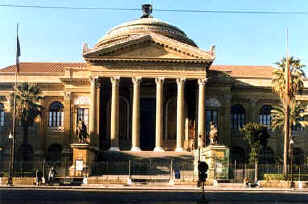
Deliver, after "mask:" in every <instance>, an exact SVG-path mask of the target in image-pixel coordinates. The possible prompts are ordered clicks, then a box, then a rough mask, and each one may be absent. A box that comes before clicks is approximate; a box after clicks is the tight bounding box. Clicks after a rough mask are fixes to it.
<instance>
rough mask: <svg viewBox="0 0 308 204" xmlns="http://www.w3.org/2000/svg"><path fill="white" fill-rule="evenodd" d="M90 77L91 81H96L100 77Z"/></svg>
mask: <svg viewBox="0 0 308 204" xmlns="http://www.w3.org/2000/svg"><path fill="white" fill-rule="evenodd" d="M89 79H90V82H91V83H95V81H96V80H97V79H98V76H90V77H89Z"/></svg>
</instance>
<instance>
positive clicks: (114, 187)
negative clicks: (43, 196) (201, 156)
mask: <svg viewBox="0 0 308 204" xmlns="http://www.w3.org/2000/svg"><path fill="white" fill-rule="evenodd" d="M0 189H12V190H14V189H32V190H85V191H87V190H102V191H104V190H106V191H108V190H111V191H194V192H196V191H200V192H201V189H200V188H197V187H194V186H146V185H140V186H135V185H130V186H125V185H100V186H88V185H82V186H32V185H17V186H6V185H1V186H0ZM205 191H206V192H304V193H308V189H290V188H288V189H283V188H281V189H280V188H278V189H277V188H224V187H211V186H210V187H205Z"/></svg>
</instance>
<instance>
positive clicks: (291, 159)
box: [290, 138, 294, 188]
mask: <svg viewBox="0 0 308 204" xmlns="http://www.w3.org/2000/svg"><path fill="white" fill-rule="evenodd" d="M293 144H294V140H293V139H292V138H291V140H290V150H291V151H290V153H291V155H290V168H291V188H293V187H294V182H293Z"/></svg>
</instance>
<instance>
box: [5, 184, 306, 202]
mask: <svg viewBox="0 0 308 204" xmlns="http://www.w3.org/2000/svg"><path fill="white" fill-rule="evenodd" d="M200 196H201V194H200V192H198V191H197V190H190V191H187V190H185V191H183V190H156V191H152V190H136V189H134V190H123V189H122V190H111V189H108V190H104V189H60V188H59V189H27V188H25V189H17V188H2V189H0V203H1V204H20V203H24V204H28V203H29V204H30V203H31V204H42V203H44V204H53V203H65V204H66V203H70V204H77V203H78V204H94V203H95V204H96V203H97V204H98V203H100V204H101V203H108V204H109V203H111V204H113V203H114V204H116V203H117V204H118V203H123V204H129V203H138V204H139V203H140V204H145V203H147V204H149V203H150V204H162V203H167V204H175V203H177V204H193V203H198V202H197V201H198V200H199V198H200ZM206 198H207V199H208V201H209V203H213V204H231V203H232V204H233V203H237V204H238V203H250V204H252V203H277V204H278V203H279V204H282V203H283V204H284V203H296V204H299V203H308V193H306V192H284V191H280V192H277V191H275V192H268V191H267V192H262V191H258V192H219V191H211V192H206Z"/></svg>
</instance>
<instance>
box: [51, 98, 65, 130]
mask: <svg viewBox="0 0 308 204" xmlns="http://www.w3.org/2000/svg"><path fill="white" fill-rule="evenodd" d="M63 108H64V107H63V105H62V103H60V102H57V101H56V102H53V103H52V104H51V105H50V106H49V119H48V126H49V127H63V119H64V113H63Z"/></svg>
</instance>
